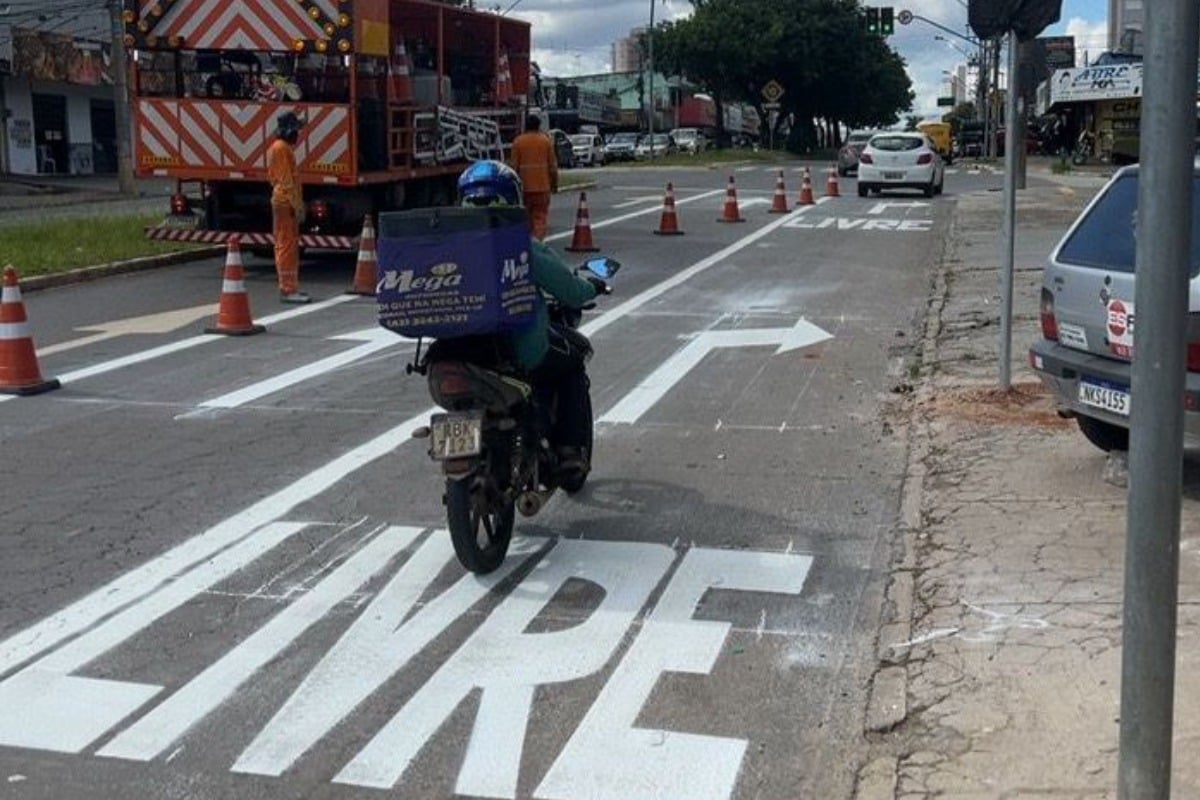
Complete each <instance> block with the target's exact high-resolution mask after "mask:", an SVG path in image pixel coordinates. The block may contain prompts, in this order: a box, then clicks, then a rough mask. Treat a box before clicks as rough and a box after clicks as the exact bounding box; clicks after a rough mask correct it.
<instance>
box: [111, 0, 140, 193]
mask: <svg viewBox="0 0 1200 800" xmlns="http://www.w3.org/2000/svg"><path fill="white" fill-rule="evenodd" d="M122 11H123V9H122V8H121V2H120V0H110V1H109V4H108V12H109V21H110V25H111V29H112V79H113V110H114V112H115V115H116V118H117V119H116V123H117V186H118V187H119V188H120V190H121V194H136V193H137V184H136V183H135V182H134V179H133V133H132V131H131V126H130V120H131V119H132V116H133V114H132V111H131V109H130V107H129V60H128V59H127V58H126V57H125V21H124V20H123V19H122V18H121V12H122Z"/></svg>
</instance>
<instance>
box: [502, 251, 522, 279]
mask: <svg viewBox="0 0 1200 800" xmlns="http://www.w3.org/2000/svg"><path fill="white" fill-rule="evenodd" d="M528 277H529V253H528V252H527V251H522V252H521V255H520V257H519V258H506V259H504V266H503V268H502V269H501V272H500V282H501V283H516V282H517V281H519V280H524V279H525V278H528Z"/></svg>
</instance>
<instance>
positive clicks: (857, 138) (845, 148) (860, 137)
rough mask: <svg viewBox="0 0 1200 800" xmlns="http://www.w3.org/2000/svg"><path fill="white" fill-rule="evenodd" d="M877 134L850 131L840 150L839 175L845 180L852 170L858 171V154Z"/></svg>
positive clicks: (873, 132) (874, 132)
mask: <svg viewBox="0 0 1200 800" xmlns="http://www.w3.org/2000/svg"><path fill="white" fill-rule="evenodd" d="M876 133H877V131H850V133H849V134H847V135H846V141H845V142H843V143H842V147H841V149H840V150H838V163H837V171H838V175H840V176H841V177H843V178H844V177H846V176H847V175H849V174H850V170H857V169H858V154H859V153H861V152H862V149H863V148H864V147H866V145H867V142H869V141H870V140H871V137H872V136H874V135H875V134H876Z"/></svg>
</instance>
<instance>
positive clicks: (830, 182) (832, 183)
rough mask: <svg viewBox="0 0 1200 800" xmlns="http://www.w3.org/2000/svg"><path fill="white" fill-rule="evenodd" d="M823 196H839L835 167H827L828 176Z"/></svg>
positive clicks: (840, 194)
mask: <svg viewBox="0 0 1200 800" xmlns="http://www.w3.org/2000/svg"><path fill="white" fill-rule="evenodd" d="M825 196H826V197H841V196H842V193H841V190H840V189H838V179H837V167H830V168H829V177H828V178H827V179H826V180H825Z"/></svg>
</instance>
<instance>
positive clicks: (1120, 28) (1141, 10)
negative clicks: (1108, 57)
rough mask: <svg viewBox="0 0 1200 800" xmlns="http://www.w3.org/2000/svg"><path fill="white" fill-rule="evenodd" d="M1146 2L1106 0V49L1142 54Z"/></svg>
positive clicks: (1138, 0)
mask: <svg viewBox="0 0 1200 800" xmlns="http://www.w3.org/2000/svg"><path fill="white" fill-rule="evenodd" d="M1145 26H1146V0H1108V49H1109V50H1110V51H1112V52H1116V53H1137V54H1139V55H1140V54H1142V53H1143V50H1144V38H1143V33H1142V32H1143V31H1144V30H1145Z"/></svg>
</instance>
